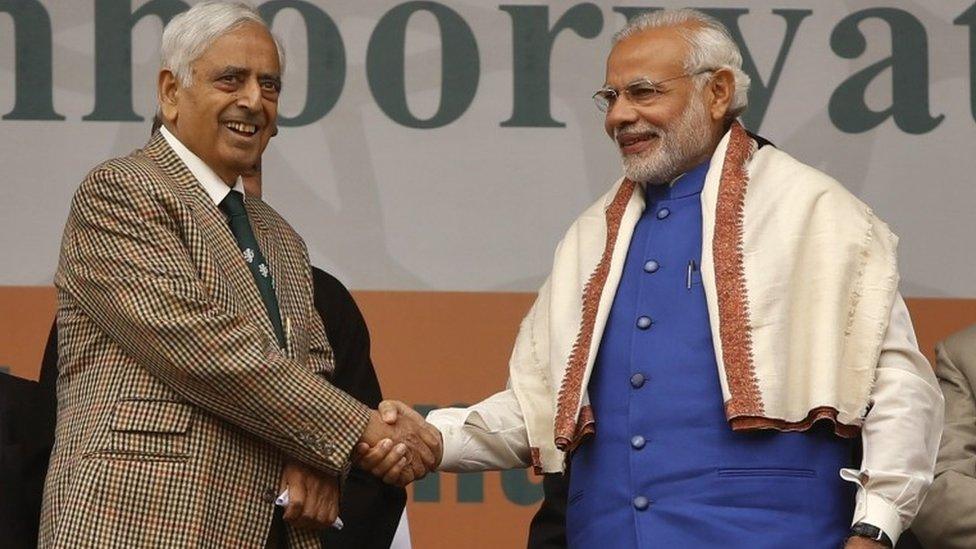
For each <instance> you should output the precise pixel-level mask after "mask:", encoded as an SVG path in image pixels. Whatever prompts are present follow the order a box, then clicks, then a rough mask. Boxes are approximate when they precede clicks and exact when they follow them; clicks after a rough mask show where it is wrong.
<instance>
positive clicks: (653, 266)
mask: <svg viewBox="0 0 976 549" xmlns="http://www.w3.org/2000/svg"><path fill="white" fill-rule="evenodd" d="M660 268H661V264H660V263H658V262H657V261H654V260H653V259H649V260H647V262H646V263H644V271H645V272H648V273H656V272H657V270H658V269H660Z"/></svg>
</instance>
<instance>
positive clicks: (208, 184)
mask: <svg viewBox="0 0 976 549" xmlns="http://www.w3.org/2000/svg"><path fill="white" fill-rule="evenodd" d="M159 132H160V133H161V134H163V139H165V140H166V143H168V144H169V146H170V148H171V149H173V152H175V153H176V156H178V157H179V158H180V160H182V161H183V163H184V164H186V167H187V169H188V170H190V173H192V174H193V177H195V178H196V180H197V182H199V183H200V186H201V187H203V190H204V191H206V192H207V196H209V197H210V199H211V200H213V203H214V205H217V206H219V205H220V203H221V202H222V201H223V200H224V198H225V197H226V196H227V193H229V192H230V191H231V188H230V187H228V186H227V183H224V180H223V179H221V178H220V176H219V175H217V173H216V172H214V171H213V169H211V168H210V166H208V165H207V164H206V162H204V161H203V160H200V157H199V156H197V155H195V154H193V153H192V152H191V151H190V149H188V148H186V145H184V144H183V143H181V142H180V140H179V139H177V138H176V136H175V135H173V134H172V133H170V131H169V130H167V129H166V126H162V127H161V128H159ZM233 190H235V191H238V192H240V193H241V194H242V195H243V194H244V181H243V180H242V179H241V177H240V176H237V181H236V182H235V183H234V188H233Z"/></svg>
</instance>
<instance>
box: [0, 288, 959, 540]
mask: <svg viewBox="0 0 976 549" xmlns="http://www.w3.org/2000/svg"><path fill="white" fill-rule="evenodd" d="M354 295H355V297H356V300H357V302H358V303H359V305H360V307H361V308H362V310H363V314H364V315H365V316H366V319H367V322H368V323H369V327H370V332H371V335H372V340H373V349H372V351H373V359H374V362H375V364H376V368H377V373H378V374H379V377H380V381H381V384H382V386H383V392H384V394H385V395H386V396H388V397H390V398H397V399H401V400H404V401H406V402H408V403H411V404H415V405H432V406H449V405H451V404H455V403H471V402H475V401H478V400H481V399H482V398H484V397H486V396H488V395H490V394H492V393H494V392H496V391H498V390H499V389H501V388H503V387H504V385H505V379H506V377H507V375H508V374H507V371H508V357H509V355H510V353H511V348H512V343H513V341H514V339H515V334H516V331H517V330H518V325H519V322H520V321H521V319H522V316H523V315H524V314H525V313H526V312H527V311H528V309H529V306H530V305H531V304H532V300H533V299H534V295H533V294H527V293H487V292H486V293H475V292H385V291H362V292H354ZM907 301H908V307H909V309H910V311H911V313H912V319H913V320H914V323H915V329H916V332H917V334H918V339H919V344H920V346H921V348H922V349H923V350H924V351H925V353H926V355H927V356H928V357H929V359H930V360H932V359H933V348H934V346H935V344H936V342H937V341H939V340H941V339H943V338H945V337H946V336H947V335H949V334H950V333H952V332H955V331H957V330H959V329H962V328H963V327H965V326H967V325H969V324H972V323H976V299H928V298H924V299H909V300H907ZM54 302H55V295H54V290H53V288H45V287H9V286H8V287H0V365H6V366H9V367H10V369H11V372H12V373H14V374H15V375H18V376H21V377H27V378H31V379H36V378H37V374H38V367H39V364H40V360H41V355H42V352H43V346H44V340H45V338H46V337H47V331H48V327H49V326H50V322H51V319H52V318H53V315H54V307H55V303H54ZM459 479H460V477H458V476H456V475H448V474H442V475H440V478H439V487H436V488H432V487H431V485H430V484H428V485H427V486H426V487H425V488H418V487H414V488H412V489H411V490H410V494H411V503H410V507H409V513H410V528H411V531H412V534H413V535H412V537H413V542H414V545H415V546H416V547H423V548H425V549H427V548H439V547H471V548H479V547H486V548H487V547H522V546H524V545H525V539H526V538H525V536H526V532H527V530H528V525H529V520H530V518H531V516H532V514H533V513H534V512H535V508H536V505H535V503H534V501H529V500H525V499H524V495H525V494H526V493H535V494H537V493H538V489H537V488H536V487H535V486H534V483H537V482H538V481H539V479H538V478H537V477H535V476H533V475H532V474H531V473H529V472H524V473H523V472H518V473H515V474H512V473H510V474H508V476H506V477H505V479H504V481H503V478H502V476H501V475H500V474H499V473H488V474H485V475H483V476H479V475H468V476H466V477H465V479H464V480H463V481H461V482H460V484H459ZM465 483H466V484H465ZM528 489H535V492H532V491H531V490H528ZM527 490H528V491H527ZM519 494H522V496H523V499H522V500H520V496H519ZM459 499H462V500H464V499H467V500H470V501H467V502H459ZM519 502H521V503H524V504H525V505H522V504H520V503H519ZM502 524H503V525H505V527H503V528H499V527H498V526H499V525H502Z"/></svg>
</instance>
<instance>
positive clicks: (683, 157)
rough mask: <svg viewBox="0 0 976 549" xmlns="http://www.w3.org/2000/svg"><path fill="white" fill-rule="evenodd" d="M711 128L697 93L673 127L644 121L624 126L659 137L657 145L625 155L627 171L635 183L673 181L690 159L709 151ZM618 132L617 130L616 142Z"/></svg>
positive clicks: (628, 176) (655, 183) (629, 129)
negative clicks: (709, 130)
mask: <svg viewBox="0 0 976 549" xmlns="http://www.w3.org/2000/svg"><path fill="white" fill-rule="evenodd" d="M696 95H697V94H696ZM708 128H709V119H708V112H707V111H706V110H705V104H704V103H703V102H701V101H700V100H699V98H698V97H692V100H691V101H690V102H689V103H688V106H687V107H685V110H684V112H683V113H681V117H680V118H678V120H677V122H675V123H674V124H672V126H671V128H668V129H665V128H659V127H657V126H655V125H653V124H650V123H648V122H645V121H640V122H636V123H634V124H632V125H630V126H626V127H625V128H622V129H626V130H627V132H653V133H655V134H657V136H658V137H657V139H658V141H659V143H658V144H657V146H656V147H652V148H650V149H648V150H646V151H642V152H640V153H636V154H629V155H627V154H624V155H622V156H623V165H624V175H626V176H627V179H630V180H631V181H633V182H635V183H647V184H651V185H660V184H662V183H667V182H669V181H671V180H672V179H674V178H675V177H677V176H679V175H681V172H680V170H681V169H682V168H685V167H687V164H688V163H689V162H690V161H691V160H693V159H695V158H698V157H701V156H702V155H704V154H706V153H707V152H708V149H709V147H710V146H711V140H710V136H709V135H708V131H707V129H708ZM616 133H617V131H616V130H615V131H614V141H615V142H616Z"/></svg>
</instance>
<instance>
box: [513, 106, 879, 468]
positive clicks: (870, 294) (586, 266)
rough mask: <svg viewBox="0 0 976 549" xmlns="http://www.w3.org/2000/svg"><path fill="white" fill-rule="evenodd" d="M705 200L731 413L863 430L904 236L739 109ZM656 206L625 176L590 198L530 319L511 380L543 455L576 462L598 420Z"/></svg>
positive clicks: (711, 302)
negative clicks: (761, 135)
mask: <svg viewBox="0 0 976 549" xmlns="http://www.w3.org/2000/svg"><path fill="white" fill-rule="evenodd" d="M701 201H702V218H703V227H702V235H703V238H702V262H701V263H702V282H703V285H704V290H705V297H706V301H707V303H708V313H709V320H710V322H711V326H712V335H713V337H712V340H713V343H714V346H715V356H716V359H717V363H718V369H719V378H720V380H721V382H722V393H723V397H724V400H725V410H726V416H727V418H728V420H729V424H730V426H731V428H732V429H733V430H748V429H778V430H783V431H796V430H805V429H808V428H809V427H810V426H811V425H812V424H813V423H814V422H815V421H817V420H819V419H829V420H831V421H833V422H834V425H835V431H836V432H837V433H838V434H839V435H842V436H847V437H853V436H855V435H856V434H857V433H858V432H859V430H860V425H861V421H862V418H863V415H864V413H865V412H866V408H867V405H868V397H869V394H870V390H871V386H872V382H873V379H874V370H875V367H876V366H877V363H878V356H879V353H880V346H881V341H882V338H883V336H884V333H885V330H886V328H887V322H888V318H889V313H890V310H891V306H892V303H893V301H894V298H895V294H896V291H897V286H898V273H897V268H896V256H895V248H896V245H897V237H895V236H894V235H893V234H892V233H891V232H890V231H889V229H888V227H887V226H886V225H885V224H884V223H883V222H882V221H880V220H879V219H878V218H877V217H875V216H874V214H873V213H872V212H871V210H870V209H869V208H868V207H867V206H865V205H864V204H863V203H862V202H860V201H859V200H858V199H857V198H855V197H854V196H853V195H852V194H850V193H849V192H848V191H847V190H846V189H844V187H843V186H842V185H840V184H839V183H837V182H836V181H835V180H833V179H831V178H830V177H828V176H826V175H824V174H822V173H820V172H819V171H817V170H815V169H813V168H811V167H809V166H806V165H804V164H801V163H800V162H798V161H796V160H795V159H793V158H792V157H790V156H789V155H787V154H786V153H783V152H782V151H779V150H777V149H776V148H774V147H772V146H766V147H762V148H761V149H757V143H756V142H755V141H754V140H753V139H752V138H750V137H749V135H748V134H747V133H746V132H745V130H744V129H743V128H742V126H741V125H739V124H738V123H734V124H733V125H732V128H731V129H730V131H729V132H728V133H727V134H726V135H725V137H724V138H723V139H722V141H721V142H720V143H719V145H718V148H717V149H716V151H715V154H714V155H713V157H712V160H711V165H710V167H709V171H708V174H707V175H706V178H705V186H704V189H703V191H702V194H701ZM643 209H644V200H643V196H642V193H641V192H640V191H639V190H638V192H635V184H634V183H633V182H631V181H629V180H626V179H623V180H620V181H618V182H617V183H616V184H615V185H614V187H613V188H612V189H611V190H610V192H609V193H607V194H606V195H605V196H604V197H602V198H601V199H600V200H598V201H597V202H596V203H595V204H594V205H593V206H591V207H590V208H589V209H588V210H586V211H585V212H584V213H583V214H582V215H581V216H580V217H579V218H578V219H577V220H576V222H574V223H573V225H572V226H571V227H570V228H569V230H568V231H567V233H566V236H565V238H564V239H563V241H562V242H561V243H560V245H559V247H558V249H557V251H556V255H555V260H554V264H553V269H552V274H551V275H550V278H549V280H547V281H546V283H545V284H544V285H543V287H542V289H541V290H540V292H539V296H538V298H537V300H536V302H535V304H534V305H533V307H532V309H531V311H530V312H529V314H528V315H527V316H526V318H525V319H524V320H523V322H522V325H521V328H520V331H519V336H518V338H517V340H516V343H515V349H514V351H513V354H512V359H511V361H510V386H511V388H512V390H513V392H514V393H515V396H516V398H517V399H518V402H519V406H520V407H521V410H522V413H523V415H524V420H525V425H526V431H527V434H528V438H529V445H530V447H531V448H532V461H533V464H534V465H535V466H536V469H537V470H542V471H546V472H553V471H561V470H562V469H563V462H564V459H563V452H564V451H568V450H571V449H572V448H574V447H575V446H576V445H578V444H579V443H580V442H581V441H582V439H583V437H584V436H586V435H588V434H589V433H592V432H593V430H594V429H595V423H594V418H593V415H592V411H591V409H590V407H589V405H588V398H587V395H586V391H585V388H586V386H587V385H588V383H589V377H590V373H591V372H592V368H593V362H594V360H595V358H596V352H597V349H598V348H599V345H600V340H601V338H602V335H603V329H604V327H605V325H606V322H607V316H608V315H609V312H610V306H611V304H612V302H613V297H614V294H615V292H616V288H617V284H618V283H619V281H620V276H621V271H622V269H623V264H624V260H625V258H626V255H627V249H628V247H629V244H630V239H631V236H632V235H633V231H634V227H635V225H636V224H637V221H638V219H639V218H640V216H641V213H642V212H643ZM557 388H558V392H557V390H556V389H557ZM596 419H597V420H598V419H599V418H596Z"/></svg>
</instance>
